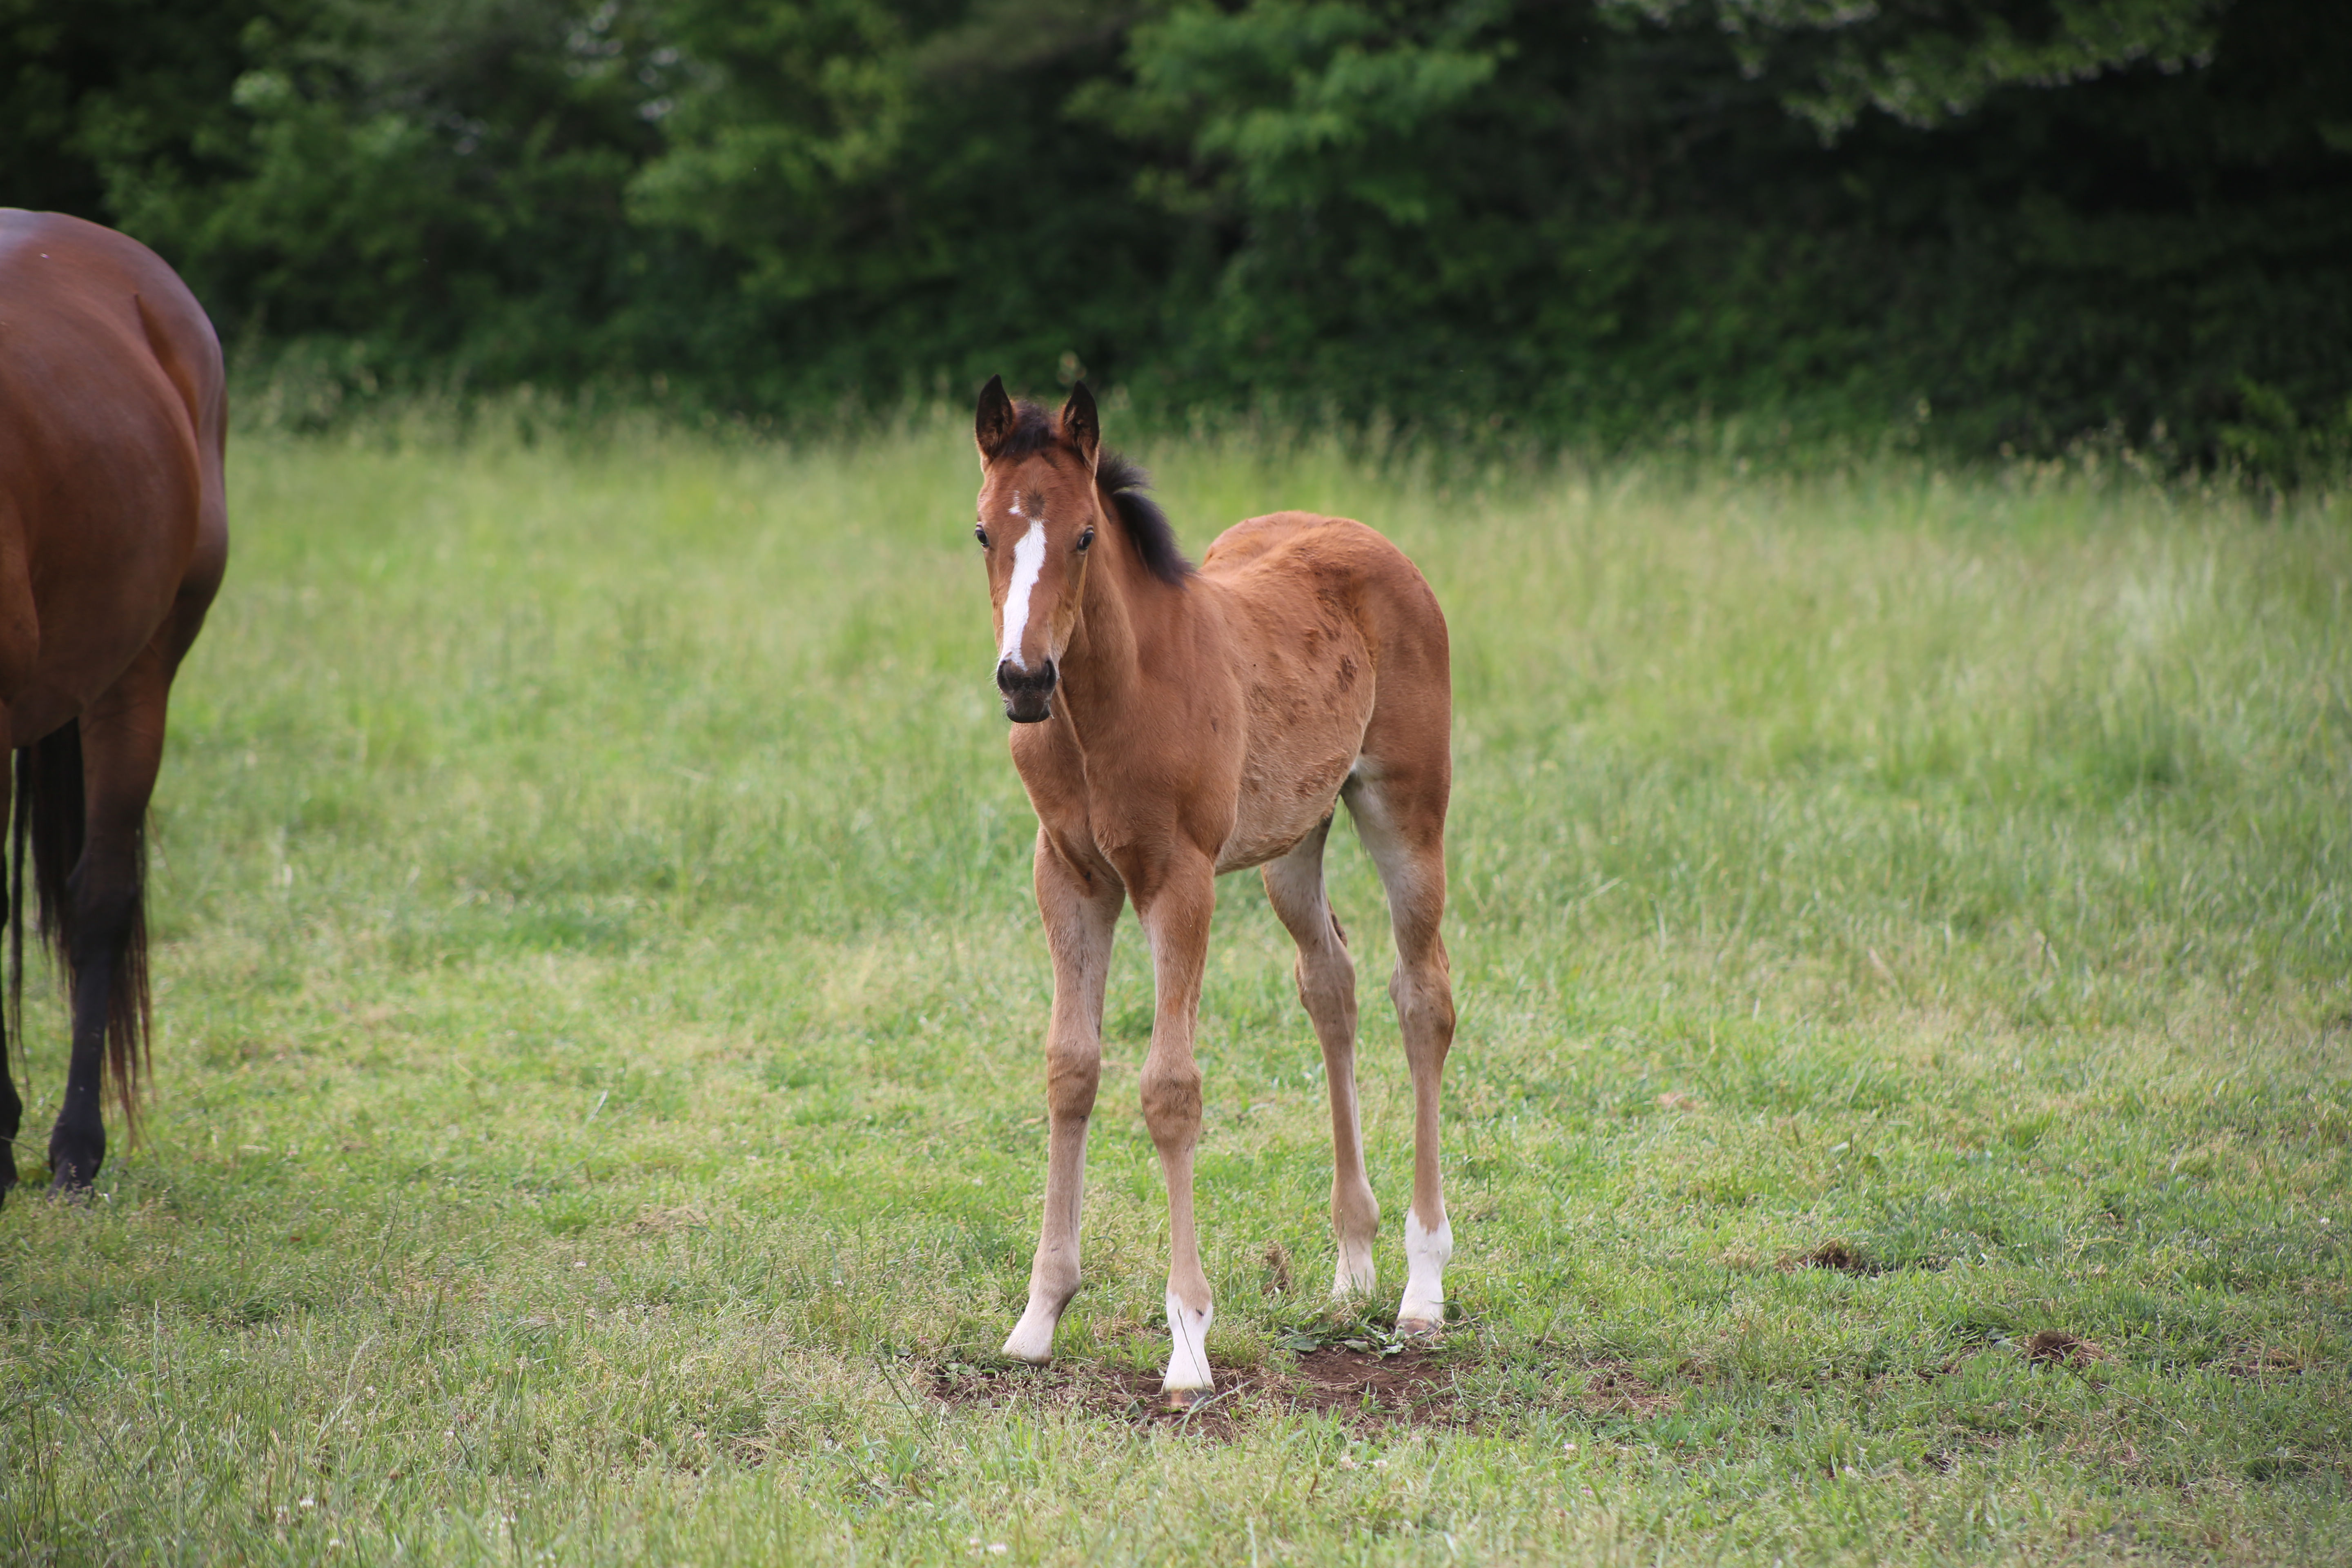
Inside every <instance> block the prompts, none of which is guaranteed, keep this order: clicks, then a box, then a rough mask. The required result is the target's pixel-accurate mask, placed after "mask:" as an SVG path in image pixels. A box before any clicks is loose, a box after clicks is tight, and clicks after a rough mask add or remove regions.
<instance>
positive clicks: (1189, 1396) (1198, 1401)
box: [1160, 1388, 1216, 1413]
mask: <svg viewBox="0 0 2352 1568" xmlns="http://www.w3.org/2000/svg"><path fill="white" fill-rule="evenodd" d="M1215 1393H1216V1390H1214V1389H1212V1388H1163V1389H1161V1390H1160V1408H1161V1409H1163V1410H1173V1411H1177V1412H1179V1413H1181V1412H1183V1411H1187V1410H1190V1409H1192V1408H1193V1407H1194V1406H1196V1405H1206V1404H1207V1403H1208V1402H1209V1400H1210V1398H1211V1397H1212V1396H1213V1394H1215Z"/></svg>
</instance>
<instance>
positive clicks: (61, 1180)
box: [49, 1171, 90, 1207]
mask: <svg viewBox="0 0 2352 1568" xmlns="http://www.w3.org/2000/svg"><path fill="white" fill-rule="evenodd" d="M89 1191H90V1188H89V1177H87V1176H85V1177H83V1178H82V1179H81V1180H80V1181H75V1180H74V1179H73V1176H72V1175H71V1174H70V1173H67V1172H63V1171H60V1172H58V1173H57V1174H56V1175H55V1176H53V1177H51V1178H50V1179H49V1196H51V1197H52V1198H55V1199H56V1200H57V1201H58V1202H59V1203H61V1204H73V1205H76V1206H78V1207H80V1206H87V1205H89Z"/></svg>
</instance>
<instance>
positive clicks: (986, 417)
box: [971, 375, 1020, 463]
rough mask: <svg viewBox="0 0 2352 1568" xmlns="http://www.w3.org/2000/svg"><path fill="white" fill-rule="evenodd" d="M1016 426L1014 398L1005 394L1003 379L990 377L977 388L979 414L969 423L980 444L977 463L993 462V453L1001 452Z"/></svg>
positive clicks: (998, 376)
mask: <svg viewBox="0 0 2352 1568" xmlns="http://www.w3.org/2000/svg"><path fill="white" fill-rule="evenodd" d="M1019 423H1020V416H1019V415H1017V414H1015V413H1014V412H1013V399H1012V398H1010V397H1008V396H1006V395H1005V394H1004V378H1003V376H1001V375H992V376H990V377H989V378H988V384H987V385H986V386H983V387H982V388H981V389H980V411H979V413H978V414H976V415H975V416H973V417H972V422H971V438H972V439H973V440H974V441H975V442H977V443H979V446H980V460H981V461H982V462H983V463H991V462H994V461H995V460H996V454H997V453H999V452H1001V451H1003V450H1004V443H1005V442H1006V441H1007V440H1009V439H1011V437H1012V435H1013V426H1015V425H1017V424H1019Z"/></svg>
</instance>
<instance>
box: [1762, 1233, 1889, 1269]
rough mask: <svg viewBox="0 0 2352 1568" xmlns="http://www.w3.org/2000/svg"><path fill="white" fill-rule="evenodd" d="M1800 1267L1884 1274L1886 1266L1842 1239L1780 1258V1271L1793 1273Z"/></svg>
mask: <svg viewBox="0 0 2352 1568" xmlns="http://www.w3.org/2000/svg"><path fill="white" fill-rule="evenodd" d="M1800 1268H1834V1269H1836V1270H1837V1271H1838V1272H1839V1273H1841V1274H1884V1273H1885V1272H1886V1266H1885V1264H1883V1263H1874V1262H1872V1261H1871V1260H1870V1259H1869V1258H1865V1257H1864V1256H1863V1255H1862V1254H1861V1253H1860V1252H1858V1251H1856V1250H1855V1249H1854V1248H1853V1247H1849V1246H1847V1245H1846V1244H1845V1243H1844V1242H1843V1241H1838V1240H1835V1239H1832V1240H1829V1241H1824V1242H1823V1243H1822V1244H1821V1245H1820V1246H1819V1247H1814V1248H1813V1249H1812V1250H1811V1252H1794V1253H1790V1255H1789V1256H1788V1257H1786V1258H1782V1259H1780V1272H1781V1273H1783V1274H1794V1273H1795V1272H1796V1271H1797V1270H1798V1269H1800Z"/></svg>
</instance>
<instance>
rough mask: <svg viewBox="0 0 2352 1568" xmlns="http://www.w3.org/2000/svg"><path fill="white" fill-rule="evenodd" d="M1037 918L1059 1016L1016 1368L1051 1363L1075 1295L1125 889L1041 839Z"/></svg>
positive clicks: (1048, 1040) (1013, 1349)
mask: <svg viewBox="0 0 2352 1568" xmlns="http://www.w3.org/2000/svg"><path fill="white" fill-rule="evenodd" d="M1036 884H1037V909H1038V912H1039V913H1040V914H1042V915H1043V916H1044V917H1045V943H1046V945H1047V946H1048V947H1049V948H1051V949H1052V950H1053V954H1054V1015H1053V1021H1052V1022H1051V1023H1049V1024H1048V1025H1046V1026H1045V1108H1046V1113H1047V1119H1048V1121H1049V1124H1050V1126H1049V1130H1048V1131H1047V1132H1046V1134H1045V1222H1044V1224H1043V1226H1041V1227H1040V1228H1039V1231H1038V1234H1037V1256H1036V1258H1035V1259H1034V1261H1033V1262H1032V1263H1031V1264H1030V1266H1029V1305H1028V1307H1027V1309H1026V1310H1024V1311H1023V1312H1022V1314H1021V1321H1020V1322H1019V1323H1017V1324H1015V1325H1014V1326H1013V1334H1012V1337H1011V1338H1009V1339H1007V1340H1006V1341H1005V1342H1004V1353H1005V1354H1006V1355H1009V1356H1011V1357H1013V1359H1014V1360H1015V1361H1025V1362H1036V1363H1045V1362H1048V1361H1051V1360H1053V1359H1054V1329H1055V1325H1056V1324H1058V1323H1059V1322H1060V1321H1062V1310H1063V1309H1064V1308H1066V1307H1067V1306H1068V1305H1069V1304H1070V1298H1071V1297H1072V1296H1074V1295H1076V1293H1077V1289H1078V1211H1079V1208H1080V1205H1081V1204H1082V1202H1083V1200H1084V1196H1085V1192H1086V1177H1087V1119H1088V1118H1090V1117H1091V1116H1093V1114H1094V1109H1095V1089H1096V1086H1097V1084H1098V1083H1099V1082H1100V1080H1101V1078H1102V1014H1103V987H1104V985H1105V984H1106V983H1107V981H1108V978H1109V975H1110V950H1111V939H1112V937H1113V936H1114V935H1115V934H1116V932H1117V931H1118V910H1119V905H1121V904H1122V903H1124V902H1125V901H1126V898H1127V895H1126V890H1125V889H1122V888H1121V887H1120V886H1119V884H1118V880H1117V879H1115V878H1113V877H1112V876H1111V875H1110V874H1109V872H1108V868H1100V867H1097V868H1094V869H1093V870H1092V871H1091V872H1089V871H1087V870H1081V869H1078V868H1073V867H1072V866H1070V865H1069V864H1068V863H1067V862H1066V861H1065V860H1064V859H1063V858H1061V856H1059V855H1057V854H1056V853H1055V851H1054V847H1053V845H1052V843H1051V842H1050V841H1049V840H1048V839H1047V837H1046V836H1045V832H1044V831H1043V830H1042V829H1041V830H1040V831H1039V832H1038V835H1037V861H1036Z"/></svg>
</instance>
